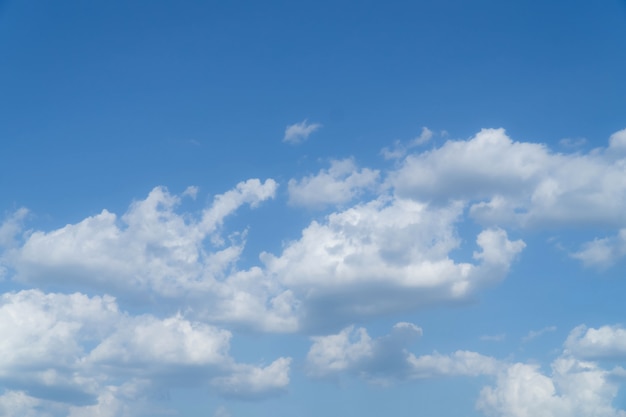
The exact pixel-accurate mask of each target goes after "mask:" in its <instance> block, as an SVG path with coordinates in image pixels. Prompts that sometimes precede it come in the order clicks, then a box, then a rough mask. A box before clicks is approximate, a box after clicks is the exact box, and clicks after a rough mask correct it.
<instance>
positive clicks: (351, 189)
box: [0, 126, 626, 417]
mask: <svg viewBox="0 0 626 417" xmlns="http://www.w3.org/2000/svg"><path fill="white" fill-rule="evenodd" d="M309 128H310V126H309ZM625 132H626V131H620V132H616V133H615V134H614V135H612V136H611V138H610V139H609V145H608V146H607V147H606V148H601V149H595V150H592V151H590V152H588V153H575V154H561V153H555V152H553V151H551V150H550V149H549V148H548V147H547V146H544V145H540V144H535V143H528V142H518V141H514V140H512V139H511V138H509V137H508V136H507V135H506V133H505V132H504V130H502V129H485V130H482V131H480V132H479V133H478V134H476V135H475V136H474V137H472V138H470V139H468V140H450V141H447V142H446V143H444V144H443V145H441V146H440V147H437V148H434V149H431V150H428V151H422V152H415V153H413V154H409V155H406V156H405V152H408V151H409V150H410V149H412V148H414V147H413V146H406V147H405V148H403V149H404V150H403V151H402V152H401V153H398V154H397V155H396V156H394V158H400V159H398V160H397V161H396V165H394V166H393V167H392V168H389V169H387V170H381V169H370V168H360V167H358V166H357V164H356V162H355V161H354V160H353V159H344V160H334V161H332V162H331V163H330V167H329V168H328V169H322V170H320V171H319V172H318V173H317V174H311V175H307V176H305V177H304V178H300V179H291V180H290V181H289V182H288V184H287V193H288V201H287V203H289V204H290V206H291V209H292V210H296V209H298V208H299V207H302V206H304V207H306V208H317V209H325V210H326V211H325V212H322V213H323V214H321V215H320V214H319V213H320V212H315V213H316V214H315V215H316V216H319V217H315V219H314V220H312V221H310V223H309V224H308V225H306V226H305V227H304V228H303V229H302V230H301V231H300V232H299V233H294V234H293V235H291V236H281V237H279V238H283V239H284V240H283V242H284V244H283V247H282V249H281V250H280V251H279V252H278V253H270V252H268V251H261V253H260V254H259V261H258V262H257V263H256V264H255V262H252V266H248V267H245V268H243V267H241V265H240V260H241V257H242V254H243V251H244V248H245V243H246V236H247V234H246V233H247V230H230V229H229V227H228V218H229V216H231V215H232V214H234V213H235V212H236V211H237V210H239V209H240V208H241V207H243V206H250V207H251V208H257V207H259V206H260V205H261V204H262V203H266V204H267V205H269V204H268V203H269V200H272V199H274V198H275V197H276V195H277V189H278V184H277V183H276V182H275V181H274V180H272V179H267V180H265V181H260V180H258V179H250V180H247V181H243V182H241V183H239V184H237V185H236V186H235V187H234V188H233V189H232V190H229V191H226V192H224V193H223V194H220V195H217V196H215V198H214V199H213V200H212V202H211V203H210V204H208V206H207V207H206V208H204V209H202V210H201V211H200V212H198V213H190V212H184V211H182V210H181V202H182V199H183V198H187V197H188V196H193V195H194V194H195V193H196V192H197V189H195V188H192V189H189V190H188V191H186V192H185V193H183V194H182V195H181V196H177V195H173V194H172V193H170V192H169V191H168V190H167V189H166V188H164V187H156V188H155V189H153V190H152V191H151V192H150V194H149V195H148V196H147V197H146V198H145V199H143V200H137V201H135V202H133V203H132V204H131V205H130V206H129V208H128V210H127V211H126V212H125V213H123V214H121V215H118V214H115V213H112V212H110V211H108V210H103V211H102V212H101V213H99V214H96V215H93V216H90V217H86V218H84V219H82V220H79V221H77V222H76V223H73V224H68V225H66V226H64V227H60V228H57V229H55V230H49V231H44V230H30V229H28V228H25V227H24V224H25V223H26V222H27V220H28V219H27V217H28V211H27V210H26V209H19V210H17V211H16V212H15V213H13V214H12V215H9V216H8V217H7V219H6V220H5V221H4V223H2V225H0V247H2V248H3V250H2V252H0V277H3V278H4V279H5V280H6V281H7V282H8V283H9V284H11V285H14V286H16V287H18V286H19V287H22V288H23V287H26V289H24V290H23V291H18V290H15V291H12V292H6V293H4V294H3V295H2V296H1V297H2V298H1V300H2V301H1V302H2V304H1V305H0V330H1V332H2V334H3V339H2V340H1V341H0V353H2V355H1V356H2V359H1V360H0V361H1V362H2V364H3V365H2V367H0V368H1V371H0V381H1V382H2V385H3V386H4V387H6V390H5V392H4V393H3V394H1V395H0V410H1V411H2V412H3V413H4V414H6V415H29V413H30V414H33V413H35V414H37V415H45V414H46V413H47V414H48V415H51V416H56V415H71V416H74V417H78V416H82V415H94V414H98V413H100V414H101V415H116V416H120V415H122V416H123V415H128V416H131V415H142V414H148V415H149V414H150V413H151V411H150V410H149V406H148V405H147V404H145V403H144V402H142V400H141V399H142V398H145V396H146V395H147V394H146V393H148V392H150V390H154V389H159V388H160V387H167V386H168V384H173V385H177V384H183V383H185V384H190V383H191V384H196V385H203V386H206V387H207V389H209V390H211V391H212V392H214V393H215V394H217V395H222V396H226V397H236V398H248V399H261V398H264V397H267V396H272V395H276V394H279V393H281V392H284V390H285V388H286V387H287V385H288V384H289V379H290V378H289V372H290V367H291V358H290V357H287V356H283V357H278V358H276V359H274V360H273V361H272V362H270V363H269V364H263V365H258V364H248V363H239V362H237V361H236V360H235V359H234V358H232V357H231V356H230V354H229V347H230V344H229V343H230V340H231V337H232V333H231V330H233V329H236V330H240V329H247V330H251V331H255V332H269V333H272V332H302V333H305V334H307V335H311V337H313V346H312V347H311V350H310V351H309V354H308V356H307V364H308V367H307V369H308V373H309V375H310V376H312V377H336V376H338V375H340V374H349V375H356V376H360V377H363V378H365V379H367V380H369V381H373V382H382V383H389V382H390V381H391V382H393V381H407V380H412V379H418V378H431V377H441V376H478V375H482V376H487V377H491V378H493V380H494V381H495V382H494V384H495V385H493V386H490V387H486V388H485V389H484V390H483V391H482V393H481V396H480V399H479V402H478V405H479V408H480V409H481V410H483V411H484V412H485V413H486V414H488V415H497V416H511V417H517V416H524V415H530V414H532V413H537V412H539V411H540V410H543V411H542V412H543V414H541V413H540V414H536V415H548V416H558V417H560V416H564V415H581V416H582V415H584V413H583V411H585V410H587V411H589V410H591V409H590V408H585V407H584V406H583V405H582V403H580V401H582V400H581V398H586V401H587V403H588V404H592V405H593V404H595V406H597V408H596V409H597V410H599V411H598V413H600V414H598V415H602V416H605V415H606V416H621V415H622V414H620V413H621V412H618V411H616V410H615V409H614V408H613V407H612V406H611V401H612V399H613V398H614V397H615V393H616V389H617V388H616V386H617V385H616V383H615V379H614V377H616V376H617V375H618V374H619V373H620V372H619V370H617V369H612V370H611V369H609V370H607V369H605V368H603V367H601V366H600V365H599V364H598V363H596V362H593V361H595V360H600V359H602V360H604V359H606V358H614V357H616V356H619V355H621V354H622V352H623V351H624V349H623V346H622V344H623V340H622V339H623V334H622V333H623V330H622V329H621V328H620V327H602V328H600V329H586V328H577V329H575V330H574V331H573V332H572V334H571V335H570V337H569V338H568V341H567V342H566V346H565V349H564V352H563V354H562V355H561V356H560V357H559V359H558V360H557V361H555V362H554V363H553V364H552V373H550V374H549V373H546V372H543V371H542V370H541V369H540V368H539V367H537V366H534V365H530V364H526V363H513V364H511V363H507V362H506V361H502V360H497V359H494V358H491V357H488V356H484V355H481V354H480V353H478V352H472V351H466V350H458V351H456V352H452V353H450V354H440V353H437V352H430V353H427V354H422V355H415V354H413V353H410V352H409V351H408V350H407V346H408V343H409V342H410V341H411V340H414V339H415V338H417V337H418V336H419V335H420V334H421V330H420V329H419V328H418V327H417V326H415V325H412V324H410V323H403V322H401V323H398V324H397V325H396V326H395V327H394V328H393V329H392V330H391V332H390V333H389V334H388V335H386V336H383V337H380V338H371V337H370V336H369V335H368V333H367V331H366V330H365V328H363V327H356V326H357V325H355V323H358V325H361V324H362V323H363V322H366V321H367V320H368V319H371V318H377V317H380V316H381V315H399V314H402V313H407V312H413V311H415V310H417V309H424V308H429V307H432V306H435V305H438V306H441V305H446V304H451V303H459V302H465V301H467V300H471V299H475V298H477V297H478V296H479V295H480V293H481V291H482V290H484V289H485V288H488V287H489V286H492V285H495V284H497V283H498V282H500V281H501V280H502V279H504V278H505V277H506V275H507V274H508V272H509V271H510V268H511V267H512V266H513V264H514V261H515V260H516V259H517V258H519V256H520V254H521V253H522V251H523V249H524V247H525V246H526V243H525V242H524V241H523V240H522V239H521V238H520V237H523V236H524V233H528V232H529V231H531V232H532V230H534V229H536V228H538V227H543V226H545V225H549V226H550V227H551V228H553V229H559V228H560V229H561V230H568V229H569V228H572V227H588V228H592V227H595V226H598V225H601V226H603V227H604V228H605V229H606V228H612V229H614V230H615V235H613V236H609V237H598V238H597V239H595V240H592V241H590V242H587V243H584V242H583V243H582V244H581V246H580V248H579V249H578V250H575V251H573V252H572V253H571V256H572V257H573V258H575V259H579V260H582V261H583V262H584V263H585V264H587V265H596V266H601V267H608V266H610V265H612V264H614V263H615V262H618V261H619V260H620V259H621V258H622V257H623V256H625V255H626V250H624V240H625V239H624V230H626V214H625V213H626V180H625V178H626V152H625V149H626V148H625V146H624V143H625V139H624V137H626V136H625V135H626V133H625ZM426 133H428V132H426ZM429 135H430V134H429ZM428 137H429V138H430V136H428ZM270 208H271V206H270ZM465 222H475V223H474V225H475V226H476V225H477V226H478V227H479V229H478V230H477V231H476V232H475V234H474V235H473V236H459V227H460V225H461V224H463V223H465ZM473 229H474V228H472V230H473ZM250 233H254V228H253V227H252V229H251V232H250ZM514 234H515V235H517V236H516V237H511V236H512V235H514ZM459 249H462V250H461V251H460V250H459ZM29 288H30V289H29ZM137 306H139V309H140V310H141V309H144V310H145V311H147V312H148V313H145V314H135V315H133V314H131V313H129V311H131V310H133V309H134V310H137V308H138V307H137ZM227 329H230V330H227ZM572 381H573V382H572ZM533 387H534V388H533ZM585 395H588V397H585ZM131 399H132V401H131ZM530 400H533V401H535V403H537V404H543V407H540V408H537V409H533V408H532V407H531V406H530V405H528V404H529V401H530ZM529 407H531V408H529ZM42 410H45V411H42ZM106 410H109V411H106ZM106 413H108V414H106ZM529 413H530V414H529ZM568 413H569V414H568ZM572 413H573V414H572ZM576 413H580V414H576ZM533 415H535V414H533Z"/></svg>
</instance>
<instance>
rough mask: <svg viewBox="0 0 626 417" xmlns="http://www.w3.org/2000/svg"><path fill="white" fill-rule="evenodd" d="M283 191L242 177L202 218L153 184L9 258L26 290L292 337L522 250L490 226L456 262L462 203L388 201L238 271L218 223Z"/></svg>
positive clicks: (236, 245) (458, 283) (414, 296)
mask: <svg viewBox="0 0 626 417" xmlns="http://www.w3.org/2000/svg"><path fill="white" fill-rule="evenodd" d="M335 168H336V170H335V171H333V172H332V175H335V173H336V172H337V170H338V171H339V172H343V173H347V172H348V171H349V169H355V170H356V168H355V167H354V165H353V163H352V162H351V161H350V160H347V161H342V162H340V163H338V165H335V166H334V167H333V169H335ZM329 175H331V174H329ZM376 176H377V173H376V172H374V171H365V170H361V171H355V172H354V173H353V174H350V175H349V176H348V177H345V178H344V179H343V180H344V182H346V181H347V182H351V181H352V184H351V185H349V191H348V194H349V193H350V192H355V193H356V191H350V190H352V189H353V188H354V187H355V184H361V185H363V184H366V183H369V182H372V181H374V180H375V178H376ZM317 178H319V176H318V177H317ZM350 178H355V179H354V180H350ZM303 181H304V180H303ZM314 181H315V179H311V181H309V182H308V184H311V183H313V182H314ZM304 183H305V182H302V181H301V182H300V183H299V184H304ZM276 187H277V184H276V183H275V182H274V181H272V180H267V181H265V182H261V181H259V180H248V181H246V182H242V183H240V184H238V185H237V187H235V188H234V189H233V190H230V191H228V192H226V193H224V194H221V195H218V196H216V197H215V198H214V200H213V202H212V204H210V205H209V207H207V208H206V209H204V210H202V212H201V213H200V215H199V216H193V215H190V214H188V213H180V212H179V211H178V210H177V207H178V205H179V204H180V197H178V196H175V195H172V194H170V193H169V192H168V191H167V190H166V189H164V188H161V187H157V188H155V189H154V190H153V191H152V192H151V193H150V194H149V195H148V197H147V198H146V199H144V200H139V201H136V202H134V203H133V204H132V205H131V206H130V208H129V209H128V211H127V212H126V213H125V214H124V215H122V216H121V217H118V216H117V215H116V214H114V213H111V212H109V211H106V210H103V211H102V212H101V213H100V214H98V215H95V216H91V217H88V218H86V219H84V220H82V221H80V222H78V223H76V224H70V225H67V226H65V227H62V228H60V229H57V230H53V231H50V232H43V231H33V232H28V233H26V234H25V235H24V237H23V243H22V244H21V245H17V246H16V245H14V246H13V247H11V248H10V249H9V250H8V251H7V252H6V253H5V254H4V255H3V256H2V261H3V262H4V264H5V265H7V266H8V267H10V268H11V269H13V270H14V271H15V274H14V277H13V279H14V280H16V281H19V282H22V283H26V284H35V285H38V286H43V287H46V286H56V287H58V286H61V287H63V288H72V289H79V290H85V291H94V290H95V291H104V292H107V293H110V294H114V295H115V296H116V297H118V299H120V300H121V301H122V302H128V300H137V299H139V300H143V302H144V303H152V302H155V300H156V301H158V302H159V303H160V304H161V307H162V308H169V309H170V311H172V312H175V311H176V310H178V309H181V308H182V309H185V310H186V311H188V313H189V314H192V315H193V317H195V318H196V319H201V320H206V321H209V322H213V323H228V324H234V325H239V326H247V327H252V328H254V329H256V330H263V331H279V332H290V331H296V330H298V329H317V330H320V329H323V328H325V329H330V328H332V327H334V328H340V327H341V326H343V325H345V324H347V323H350V322H352V321H353V320H355V319H358V318H362V317H371V316H375V315H378V314H386V313H393V312H401V311H409V310H411V309H414V308H423V307H426V306H429V305H432V304H435V303H448V302H456V301H460V300H465V299H467V298H468V297H472V296H473V295H474V294H476V292H477V291H478V290H480V289H482V288H484V287H486V286H488V285H490V284H493V283H495V282H498V281H499V280H500V279H502V278H503V277H504V276H505V275H506V274H507V272H508V270H509V268H510V266H511V263H512V262H513V260H514V259H515V258H516V256H517V254H519V253H520V251H521V250H522V249H523V248H524V246H525V244H524V243H523V242H522V241H521V240H510V239H509V237H508V235H507V233H506V231H504V230H503V229H499V228H486V229H485V230H483V231H482V232H480V233H479V234H478V236H476V251H475V252H474V255H473V260H472V261H471V262H457V261H455V260H454V259H453V258H451V257H450V252H451V251H453V250H455V249H457V248H458V247H459V246H460V239H459V238H458V236H457V235H456V223H457V222H458V221H459V219H460V216H462V212H463V209H464V207H463V205H462V204H459V203H456V202H452V203H450V204H448V205H446V206H439V207H435V206H431V205H429V204H427V203H422V202H419V201H416V200H413V199H407V198H399V197H397V196H393V195H389V194H382V195H380V196H379V197H377V198H374V199H373V200H370V201H365V202H357V203H356V204H354V205H353V206H351V207H349V208H347V209H344V210H340V211H336V212H333V213H331V214H329V215H328V216H326V217H325V218H323V219H321V220H319V221H313V222H312V223H310V224H309V226H307V227H306V228H305V229H304V230H303V231H302V235H301V237H300V238H299V239H297V240H294V241H291V242H287V243H286V244H285V246H284V249H283V250H282V253H280V254H277V255H275V254H270V253H265V252H264V253H261V263H260V264H259V265H257V266H253V267H251V268H249V269H239V268H238V265H237V263H238V260H239V259H240V257H241V254H242V251H243V248H244V244H245V239H244V237H245V233H239V234H232V233H231V234H230V238H224V236H223V233H222V225H223V222H224V220H225V218H226V217H227V216H228V215H230V214H232V213H233V212H235V211H236V210H237V209H238V208H239V207H241V206H242V205H243V204H249V205H251V206H253V207H255V206H257V205H258V204H259V203H260V202H262V201H264V200H267V199H269V198H272V197H273V196H274V194H275V190H276ZM344 194H345V193H344ZM56 287H55V288H56ZM168 306H169V307H168ZM321 313H323V314H321ZM317 330H316V331H317Z"/></svg>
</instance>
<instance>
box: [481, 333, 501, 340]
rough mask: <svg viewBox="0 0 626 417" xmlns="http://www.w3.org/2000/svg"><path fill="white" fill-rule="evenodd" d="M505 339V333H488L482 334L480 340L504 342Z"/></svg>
mask: <svg viewBox="0 0 626 417" xmlns="http://www.w3.org/2000/svg"><path fill="white" fill-rule="evenodd" d="M504 339H506V334H504V333H500V334H486V335H483V336H480V340H482V341H483V342H503V341H504Z"/></svg>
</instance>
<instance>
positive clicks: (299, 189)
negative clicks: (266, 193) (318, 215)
mask: <svg viewBox="0 0 626 417" xmlns="http://www.w3.org/2000/svg"><path fill="white" fill-rule="evenodd" d="M378 177H379V171H378V170H372V169H368V168H362V169H358V168H357V166H356V164H355V163H354V160H352V159H343V160H333V161H331V163H330V168H328V169H323V170H321V171H320V172H319V173H318V174H317V175H309V176H307V177H304V178H302V179H300V180H295V179H291V180H289V184H288V190H289V203H290V204H292V205H296V206H304V207H309V208H321V207H324V206H326V205H329V204H342V203H347V202H349V201H350V200H352V199H354V198H355V197H357V196H358V195H360V194H361V193H362V192H363V190H364V189H367V188H372V187H373V186H374V185H375V184H376V182H377V181H378Z"/></svg>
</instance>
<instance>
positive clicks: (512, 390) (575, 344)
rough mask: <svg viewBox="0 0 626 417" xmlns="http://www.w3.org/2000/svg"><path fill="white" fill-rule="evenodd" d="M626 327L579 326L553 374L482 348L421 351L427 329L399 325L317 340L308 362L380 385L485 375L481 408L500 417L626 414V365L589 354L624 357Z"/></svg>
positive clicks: (317, 370)
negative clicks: (624, 390)
mask: <svg viewBox="0 0 626 417" xmlns="http://www.w3.org/2000/svg"><path fill="white" fill-rule="evenodd" d="M625 333H626V332H624V330H623V328H621V327H618V326H604V327H602V328H599V329H588V328H586V327H585V326H579V327H577V328H575V329H573V330H572V332H571V333H570V335H569V337H568V338H567V340H566V342H565V344H564V350H563V352H562V354H561V355H560V356H558V357H557V358H556V359H555V360H554V361H553V362H552V364H551V366H550V369H549V371H548V372H545V371H543V370H542V369H541V367H540V366H539V365H538V364H536V363H523V362H509V361H507V360H499V359H496V358H493V357H490V356H485V355H482V354H480V353H477V352H472V351H464V350H459V351H456V352H453V353H451V354H441V353H438V352H434V353H432V354H423V355H416V354H415V353H413V352H411V351H410V347H411V345H413V344H414V342H415V340H416V339H417V338H418V337H419V336H421V335H422V330H421V329H420V328H419V327H417V326H415V325H413V324H410V323H398V324H396V325H395V326H394V327H393V329H392V331H391V332H390V333H389V334H387V335H385V336H381V337H378V338H372V337H371V336H370V335H369V334H368V332H367V330H365V329H364V328H356V327H354V326H349V327H347V328H345V329H343V330H341V331H340V332H338V333H336V334H331V335H327V336H318V337H313V338H312V341H313V344H312V346H311V348H310V350H309V353H308V355H307V367H308V369H309V373H310V374H311V375H312V376H314V377H339V376H340V375H352V376H355V377H359V378H363V379H365V380H367V381H369V382H373V383H385V384H388V383H391V382H394V381H396V382H397V381H407V380H412V379H425V378H442V377H483V378H485V377H486V378H489V379H491V380H492V381H493V384H489V385H487V386H485V387H484V388H483V389H482V390H481V391H480V394H479V397H478V399H477V401H476V408H477V409H478V410H479V411H481V412H482V413H484V415H486V416H493V417H528V416H542V417H570V416H573V417H586V416H590V415H593V416H601V417H624V416H626V411H623V410H619V409H617V408H616V407H615V406H614V404H613V403H614V401H615V399H616V397H617V394H618V389H619V381H620V379H622V378H623V377H624V374H625V372H624V371H623V369H622V368H620V367H617V368H614V369H605V368H603V367H601V366H600V365H599V364H598V363H596V362H592V361H589V360H588V359H586V358H607V357H610V358H613V359H615V358H623V357H624V356H626V347H625V346H626V344H625V342H624V341H625V340H626V336H625Z"/></svg>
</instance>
